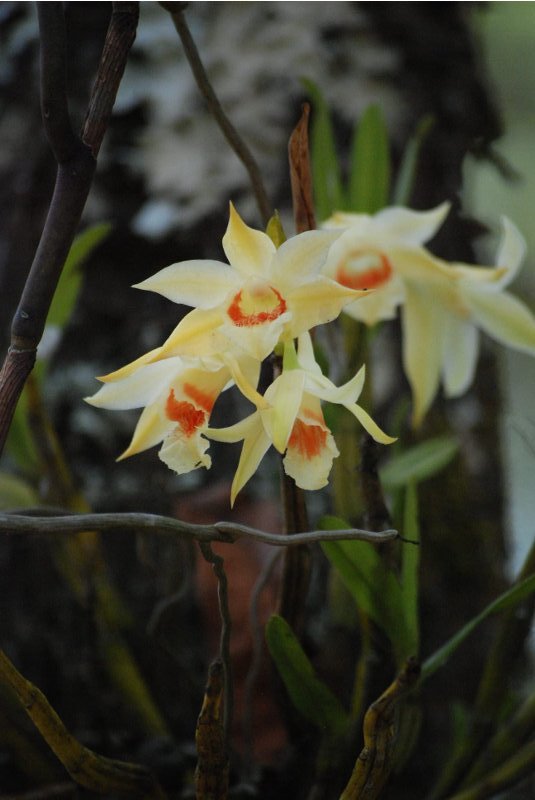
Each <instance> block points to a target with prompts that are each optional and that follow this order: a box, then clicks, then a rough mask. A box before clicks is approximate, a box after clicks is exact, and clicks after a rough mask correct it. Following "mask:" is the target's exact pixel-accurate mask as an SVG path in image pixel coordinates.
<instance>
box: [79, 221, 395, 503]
mask: <svg viewBox="0 0 535 800" xmlns="http://www.w3.org/2000/svg"><path fill="white" fill-rule="evenodd" d="M340 235H341V231H340V230H336V229H335V230H324V231H307V232H305V233H301V234H299V235H298V236H295V237H293V238H291V239H289V240H287V241H285V242H284V243H283V244H281V245H280V247H278V248H277V247H276V246H275V244H274V243H273V241H272V239H271V238H270V237H269V236H268V235H267V234H266V233H263V232H262V231H258V230H254V229H252V228H249V227H248V226H247V225H246V224H245V223H244V222H243V220H242V219H241V218H240V216H239V215H238V213H237V212H236V211H235V209H234V208H233V207H232V206H231V209H230V220H229V224H228V228H227V231H226V233H225V236H224V237H223V249H224V251H225V255H226V256H227V258H228V261H229V264H226V263H223V262H220V261H210V260H202V261H201V260H195V261H184V262H180V263H177V264H172V265H171V266H169V267H166V268H165V269H163V270H161V271H160V272H158V273H157V274H156V275H154V276H152V277H151V278H149V279H147V280H145V281H143V282H142V283H140V284H138V288H140V289H146V290H149V291H154V292H158V293H159V294H161V295H163V296H165V297H167V298H169V299H170V300H172V301H174V302H176V303H181V304H185V305H189V306H193V310H192V311H190V312H189V313H188V314H186V316H185V317H184V318H183V319H182V320H181V321H180V323H179V324H178V325H177V327H176V328H175V330H174V331H173V332H172V333H171V335H170V336H169V338H168V339H167V340H166V341H165V342H164V343H163V345H162V346H161V347H158V348H156V349H155V350H152V351H151V352H149V353H146V354H145V355H143V356H141V357H140V358H138V359H137V360H136V361H134V362H132V363H131V364H127V365H126V366H125V367H123V368H121V369H119V370H118V371H116V372H114V373H112V374H110V375H107V376H105V377H103V378H101V381H102V382H103V384H104V385H103V386H102V388H101V389H100V390H99V391H98V392H97V393H96V394H95V395H94V396H93V397H91V398H87V400H88V402H89V403H91V404H92V405H95V406H100V407H103V408H110V409H128V408H143V411H142V413H141V416H140V418H139V421H138V424H137V426H136V429H135V432H134V435H133V438H132V441H131V443H130V445H129V447H128V448H127V450H126V451H125V452H124V453H123V455H122V456H121V458H125V457H127V456H131V455H134V454H135V453H139V452H141V451H143V450H146V449H148V448H150V447H153V446H155V445H157V444H160V443H162V446H161V449H160V453H159V455H160V458H161V459H162V460H163V461H164V462H165V463H166V464H167V465H168V466H169V467H170V468H171V469H173V470H175V471H176V472H177V473H185V472H188V471H190V470H192V469H195V468H196V467H200V466H204V467H210V464H211V461H210V456H209V454H208V453H207V450H208V447H209V440H210V439H213V440H217V441H223V442H237V441H243V447H242V452H241V458H240V462H239V465H238V468H237V471H236V475H235V477H234V482H233V485H232V493H231V501H232V502H234V499H235V497H236V495H237V493H238V492H239V491H240V489H241V488H242V487H243V486H244V484H245V483H246V482H247V480H248V479H249V478H250V477H251V476H252V475H253V473H254V472H255V470H256V469H257V467H258V465H259V463H260V461H261V459H262V458H263V456H264V454H265V453H266V451H267V450H268V448H269V447H270V445H273V446H274V447H275V448H276V449H277V450H278V451H279V452H280V453H281V454H285V455H284V466H285V470H286V472H287V474H289V475H291V476H292V477H293V478H294V480H295V482H296V483H297V485H298V486H300V487H302V488H304V489H318V488H320V487H322V486H324V485H325V484H326V483H327V480H328V475H329V472H330V469H331V465H332V461H333V458H335V457H336V456H337V455H338V450H337V448H336V445H335V443H334V439H333V437H332V435H331V432H330V431H329V429H328V427H327V425H326V423H325V420H324V417H323V412H322V408H321V401H322V400H323V401H327V402H331V403H338V404H340V405H342V406H344V407H345V408H346V409H347V410H348V411H349V412H350V413H352V414H353V415H354V416H355V417H356V418H357V419H358V420H359V421H360V423H361V424H362V425H363V427H364V428H365V429H366V430H367V431H368V433H369V434H370V435H371V436H372V437H373V438H374V439H376V440H377V441H379V442H383V443H389V442H392V441H393V439H392V438H391V437H389V436H387V435H386V434H385V433H383V431H382V430H381V429H380V428H379V427H378V426H377V425H376V424H375V422H374V421H373V420H372V419H371V417H370V416H369V415H368V414H367V413H366V412H365V411H364V409H362V408H361V407H360V406H359V405H357V400H358V397H359V395H360V392H361V391H362V387H363V382H364V368H362V369H361V370H360V371H359V373H358V374H357V375H356V376H355V378H353V379H352V380H351V381H349V382H348V383H347V384H345V385H344V386H342V387H339V388H337V387H336V386H334V384H332V383H331V381H329V380H328V378H326V377H325V376H324V375H323V374H322V372H321V369H320V367H319V366H318V364H317V363H316V361H315V359H314V353H313V348H312V343H311V339H310V334H309V331H310V329H312V328H314V327H315V326H317V325H320V324H323V323H326V322H329V321H330V320H333V319H335V318H336V317H337V316H338V315H339V314H340V312H341V310H342V309H343V308H344V307H345V306H347V304H348V303H354V302H355V301H356V300H358V299H359V298H362V297H363V296H364V295H365V294H366V293H367V290H366V289H365V288H361V289H359V288H353V287H351V286H349V287H348V286H346V285H344V284H343V283H342V282H340V281H337V280H334V279H333V278H332V277H329V275H328V274H327V272H326V266H327V263H328V257H329V252H330V250H331V247H332V246H333V244H334V243H335V242H336V240H337V239H338V238H339V237H340ZM296 341H297V343H298V345H297V349H296V347H295V342H296ZM275 348H277V350H278V352H281V353H282V354H283V359H282V371H281V372H280V374H279V375H278V376H277V377H276V378H275V380H273V382H272V383H271V385H270V386H269V387H268V389H267V390H266V391H265V393H264V394H263V395H262V394H260V393H259V392H258V379H259V374H260V365H261V362H262V361H263V360H264V359H265V358H267V357H268V356H269V355H270V354H271V353H273V351H274V350H275ZM230 386H236V387H237V388H238V389H239V390H240V391H241V392H242V393H243V395H245V397H246V398H247V399H248V400H250V401H251V403H252V404H253V406H254V408H255V410H254V412H253V413H252V414H251V415H250V416H248V417H246V418H245V419H244V420H242V421H240V422H238V423H237V424H236V425H232V426H230V427H226V428H211V427H210V415H211V412H212V409H213V407H214V405H215V403H216V401H217V399H218V397H219V395H220V394H221V392H223V391H224V390H226V389H227V388H229V387H230Z"/></svg>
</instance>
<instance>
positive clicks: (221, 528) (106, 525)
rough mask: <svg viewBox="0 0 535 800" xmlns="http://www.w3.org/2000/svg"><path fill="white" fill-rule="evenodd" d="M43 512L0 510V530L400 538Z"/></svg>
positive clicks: (303, 539)
mask: <svg viewBox="0 0 535 800" xmlns="http://www.w3.org/2000/svg"><path fill="white" fill-rule="evenodd" d="M39 513H40V514H42V515H43V516H30V513H29V512H28V511H26V512H25V513H24V514H19V513H12V514H6V513H3V514H0V533H10V534H22V533H24V534H27V533H37V534H65V533H77V532H79V531H89V530H90V531H103V532H104V531H123V532H124V531H133V532H142V531H145V532H147V533H173V534H176V535H178V536H188V537H190V538H192V539H195V540H196V541H198V542H226V543H228V544H231V543H232V542H235V541H237V540H238V539H243V538H245V539H252V540H254V541H256V542H262V543H263V544H269V545H273V546H275V547H290V546H291V547H294V546H295V545H299V544H316V543H318V542H324V541H330V542H332V541H338V540H340V539H359V540H361V541H365V542H372V543H373V544H380V543H382V542H386V541H390V540H391V539H396V538H399V534H398V532H397V531H395V530H386V531H380V532H374V531H363V530H360V529H359V528H350V529H348V530H336V531H306V532H304V533H293V534H290V535H288V534H282V533H281V534H279V533H268V532H267V531H261V530H259V529H258V528H251V527H249V526H248V525H240V524H238V523H235V522H216V523H215V524H214V525H195V524H193V523H189V522H182V521H181V520H178V519H174V518H173V517H164V516H160V515H158V514H141V513H136V512H125V513H117V514H114V513H109V514H60V515H58V514H57V512H55V516H45V514H46V510H45V509H39Z"/></svg>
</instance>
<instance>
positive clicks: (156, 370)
mask: <svg viewBox="0 0 535 800" xmlns="http://www.w3.org/2000/svg"><path fill="white" fill-rule="evenodd" d="M183 369H184V364H183V361H182V359H181V358H168V359H166V360H165V361H156V362H155V363H153V364H145V365H143V366H141V367H140V368H139V369H137V370H136V371H135V372H133V373H132V374H130V375H127V377H125V378H123V379H122V380H118V381H112V382H110V383H105V384H104V386H102V387H101V388H100V389H99V391H98V392H97V393H96V394H94V395H93V396H92V397H86V398H85V400H86V402H87V403H89V404H90V405H92V406H97V407H98V408H109V409H112V410H121V409H128V408H141V407H142V406H146V405H148V404H149V403H152V402H154V400H156V398H157V397H158V396H159V395H160V394H161V393H162V392H163V391H164V389H165V387H166V386H168V385H169V384H170V383H171V382H172V381H173V378H174V377H176V376H177V375H178V374H180V372H181V371H182V370H183Z"/></svg>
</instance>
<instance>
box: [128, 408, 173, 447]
mask: <svg viewBox="0 0 535 800" xmlns="http://www.w3.org/2000/svg"><path fill="white" fill-rule="evenodd" d="M173 425H174V423H172V422H171V421H170V420H168V419H167V418H166V417H165V416H164V415H163V413H162V412H161V409H160V408H159V407H158V408H157V407H156V406H154V405H151V406H147V408H145V409H143V412H142V414H141V416H140V418H139V420H138V423H137V425H136V429H135V431H134V435H133V437H132V441H131V442H130V444H129V445H128V447H127V448H126V450H125V451H124V453H122V454H121V455H120V456H119V458H118V459H117V461H122V460H123V459H124V458H129V457H130V456H133V455H135V454H136V453H141V452H143V450H148V449H149V448H150V447H154V446H155V445H157V444H159V443H160V442H161V441H162V440H163V439H165V437H166V436H167V435H168V433H169V432H170V431H171V430H172V429H173Z"/></svg>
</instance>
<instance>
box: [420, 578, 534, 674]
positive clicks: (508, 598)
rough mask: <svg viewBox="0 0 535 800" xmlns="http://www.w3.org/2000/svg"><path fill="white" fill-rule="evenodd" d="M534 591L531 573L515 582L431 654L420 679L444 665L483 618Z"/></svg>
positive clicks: (504, 608) (519, 600)
mask: <svg viewBox="0 0 535 800" xmlns="http://www.w3.org/2000/svg"><path fill="white" fill-rule="evenodd" d="M533 592H535V575H530V576H529V577H528V578H526V579H525V580H523V581H521V582H520V583H517V584H515V585H514V586H512V587H511V588H510V589H508V590H507V591H506V592H504V593H503V594H501V595H500V596H499V597H498V598H496V600H493V602H492V603H490V605H488V606H487V607H486V608H485V609H483V611H482V612H481V613H480V614H478V615H477V616H476V617H474V618H473V619H471V620H470V622H468V623H467V624H466V625H464V627H462V628H461V630H460V631H458V632H457V633H456V634H455V635H454V636H452V637H451V639H448V641H447V642H446V644H444V645H442V647H440V648H439V649H438V650H437V651H436V652H435V653H433V655H431V656H429V658H428V659H427V660H426V661H425V663H424V665H423V667H422V674H421V678H420V680H421V681H424V680H427V678H430V677H431V675H433V673H435V672H436V671H437V669H439V667H442V666H443V665H444V664H445V663H446V661H447V660H448V659H449V658H450V656H451V655H452V654H453V653H454V652H455V651H456V650H457V648H458V647H459V645H461V644H462V643H463V642H464V640H465V639H466V638H467V637H468V636H469V635H470V634H471V633H472V631H473V630H474V629H475V628H477V626H478V625H479V624H480V623H481V622H483V620H485V619H487V617H489V616H490V615H491V614H496V613H497V612H498V611H505V610H506V609H508V608H511V607H512V606H515V605H518V603H520V602H521V601H522V600H524V599H525V598H526V597H529V595H530V594H532V593H533Z"/></svg>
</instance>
